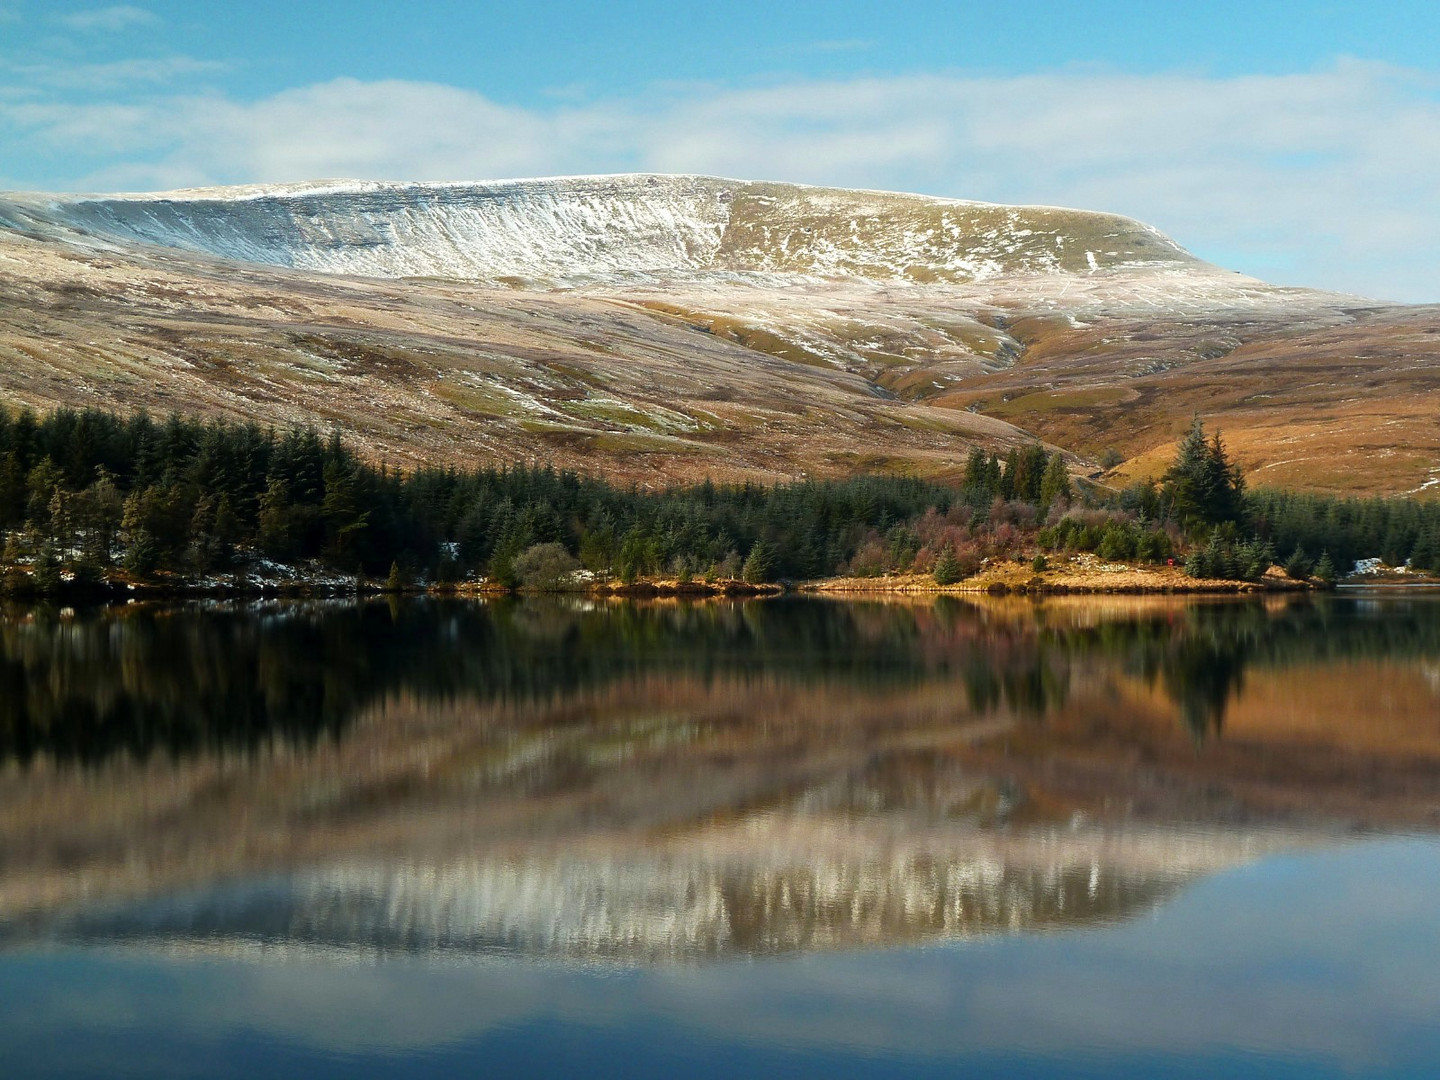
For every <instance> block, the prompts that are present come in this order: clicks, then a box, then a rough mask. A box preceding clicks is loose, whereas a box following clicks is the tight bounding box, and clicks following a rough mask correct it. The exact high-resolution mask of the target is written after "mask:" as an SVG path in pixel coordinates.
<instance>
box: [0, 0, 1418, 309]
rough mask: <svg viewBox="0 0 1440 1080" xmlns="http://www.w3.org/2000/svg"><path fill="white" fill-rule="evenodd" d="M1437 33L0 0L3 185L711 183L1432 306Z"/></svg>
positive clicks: (937, 7) (1352, 20)
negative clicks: (1138, 246)
mask: <svg viewBox="0 0 1440 1080" xmlns="http://www.w3.org/2000/svg"><path fill="white" fill-rule="evenodd" d="M1437 41H1440V4H1436V3H1435V2H1434V0H1423V2H1422V0H1390V2H1388V3H1386V4H1375V3H1365V4H1362V3H1319V2H1315V3H1306V2H1298V0H1297V2H1292V3H1282V2H1275V0H1249V2H1244V3H1241V2H1232V0H1217V2H1205V0H1192V2H1190V3H1186V4H1179V3H1170V2H1156V0H1148V2H1143V3H1141V2H1133V0H1073V2H1072V0H1049V2H1044V0H1010V2H1007V3H980V2H967V0H918V2H912V3H905V2H903V0H893V2H891V3H887V4H879V3H862V2H858V0H831V2H829V3H808V2H804V0H791V2H789V3H776V2H774V0H769V2H765V3H761V2H751V0H744V2H737V3H726V2H723V0H716V2H713V3H708V4H698V3H687V2H684V0H671V2H669V3H663V2H654V0H612V2H608V3H594V2H592V3H584V2H573V0H572V2H566V0H555V2H552V3H550V4H515V3H513V2H507V3H504V4H501V3H490V2H484V0H479V2H470V3H462V2H459V0H429V2H426V3H419V4H416V3H401V2H394V0H392V2H380V0H348V2H339V0H320V2H305V0H286V2H279V0H248V2H233V3H220V2H206V3H196V2H195V0H138V2H137V3H134V4H128V3H127V4H106V3H103V2H102V3H95V2H86V0H0V189H12V190H14V189H24V190H53V191H111V190H162V189H170V188H177V187H192V186H203V185H209V184H232V183H263V182H280V181H294V180H307V179H318V178H338V177H353V178H363V179H398V180H485V179H502V178H509V177H516V176H542V175H560V174H577V173H605V172H628V171H655V172H700V173H710V174H718V175H724V176H731V177H739V178H744V179H757V180H758V179H764V180H787V181H796V182H802V183H814V184H827V185H839V186H854V187H870V188H883V189H890V190H904V191H916V192H922V193H925V194H931V195H941V196H947V197H956V198H967V199H981V200H986V201H992V202H1004V203H1043V204H1048V205H1061V206H1076V207H1082V208H1086V209H1094V210H1106V211H1111V212H1115V213H1121V214H1126V215H1129V216H1132V217H1136V218H1139V219H1141V220H1144V221H1147V222H1149V223H1150V224H1153V225H1155V226H1157V227H1158V228H1160V229H1162V230H1163V231H1164V232H1166V233H1168V234H1169V235H1170V236H1172V237H1174V238H1175V239H1176V240H1177V241H1179V242H1180V243H1181V244H1183V245H1184V246H1186V247H1187V248H1189V249H1190V250H1191V251H1193V252H1195V253H1196V254H1197V255H1200V256H1201V257H1202V258H1206V259H1209V260H1211V261H1213V262H1216V263H1219V264H1221V265H1223V266H1227V267H1229V268H1232V269H1236V270H1240V271H1242V272H1245V273H1248V274H1253V275H1255V276H1257V277H1261V278H1264V279H1266V280H1269V281H1273V282H1277V283H1280V284H1289V285H1305V286H1311V287H1318V288H1326V289H1335V290H1339V291H1343V292H1351V293H1356V294H1360V295H1364V296H1371V297H1377V298H1383V299H1395V300H1410V301H1440V260H1437V259H1436V257H1435V252H1436V251H1437V250H1440V214H1437V213H1436V209H1437V203H1440V200H1437V195H1440V50H1437V49H1436V47H1435V44H1436V42H1437Z"/></svg>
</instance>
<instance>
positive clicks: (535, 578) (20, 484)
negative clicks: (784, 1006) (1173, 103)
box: [0, 406, 1440, 592]
mask: <svg viewBox="0 0 1440 1080" xmlns="http://www.w3.org/2000/svg"><path fill="white" fill-rule="evenodd" d="M0 542H3V547H4V554H3V559H0V563H3V565H4V567H6V568H7V580H6V582H5V585H6V587H7V588H9V590H10V591H13V592H22V591H25V590H26V589H30V590H35V589H38V590H39V591H42V592H48V591H53V590H54V589H56V588H58V587H59V583H60V581H61V580H62V578H66V579H73V580H74V581H76V582H78V583H79V584H80V585H85V584H87V583H99V582H100V581H101V580H102V579H104V578H106V577H113V576H114V573H115V571H116V570H117V569H118V570H123V571H124V572H125V573H126V574H128V575H129V576H131V577H132V578H137V579H146V578H151V577H154V576H157V575H161V576H163V575H169V574H176V573H178V574H182V575H188V576H203V575H211V574H215V573H221V572H225V571H228V570H232V569H238V568H242V567H251V566H253V565H254V564H255V563H256V562H257V561H258V560H271V561H273V562H274V563H279V564H284V565H287V566H294V565H300V564H304V565H308V566H313V567H317V568H320V569H324V570H329V571H333V572H336V573H340V574H345V575H351V574H358V575H363V576H365V577H368V578H372V579H380V578H389V579H390V580H391V581H392V583H394V582H395V581H396V579H399V581H400V583H402V584H403V583H404V582H406V581H425V582H445V581H455V582H458V581H460V580H464V579H467V578H475V577H480V576H484V577H488V578H489V579H491V580H492V581H495V582H497V583H500V584H504V585H515V584H541V585H544V584H547V583H554V582H556V581H558V580H560V579H561V578H563V577H565V576H566V575H569V574H570V573H571V571H573V570H576V569H580V568H584V569H586V570H590V571H592V572H594V573H595V574H597V575H602V576H614V577H617V578H619V579H621V580H634V579H636V578H645V577H652V578H653V577H673V578H677V579H680V580H686V579H691V578H701V577H705V578H712V579H726V580H728V579H732V578H737V577H743V578H745V579H746V580H749V581H753V582H760V581H777V580H787V579H789V580H803V579H809V578H817V577H823V576H827V575H832V574H841V573H847V574H855V575H860V576H866V575H875V574H883V573H891V572H916V573H933V574H934V575H935V576H936V578H937V580H940V581H941V582H942V583H949V582H952V581H958V580H961V579H962V578H964V577H966V576H969V575H970V574H973V573H974V572H975V571H976V570H978V569H979V568H980V567H981V566H982V565H983V564H984V563H985V562H986V560H996V559H1010V558H1017V557H1023V558H1025V559H1029V558H1030V557H1031V556H1032V555H1034V554H1035V553H1036V552H1037V551H1047V552H1076V551H1089V552H1095V553H1097V554H1098V555H1099V556H1100V557H1102V558H1105V559H1114V560H1121V561H1140V562H1147V561H1148V562H1160V561H1164V560H1166V559H1171V558H1180V557H1181V556H1182V555H1183V556H1184V559H1185V564H1186V566H1187V567H1188V568H1189V569H1190V571H1191V572H1192V573H1193V574H1195V575H1196V576H1203V577H1209V576H1225V577H1255V576H1257V575H1259V574H1263V573H1264V572H1265V570H1267V569H1268V568H1269V566H1270V564H1271V563H1272V562H1274V561H1275V560H1276V558H1277V553H1278V558H1279V559H1280V560H1281V561H1282V562H1283V563H1284V564H1285V566H1286V568H1287V570H1289V571H1290V572H1292V573H1294V574H1295V575H1296V576H1306V575H1308V574H1310V573H1311V572H1313V571H1315V570H1316V569H1317V568H1329V567H1333V565H1340V566H1342V567H1345V568H1348V566H1349V565H1350V563H1351V562H1352V561H1353V560H1355V559H1358V558H1365V557H1381V558H1384V559H1385V561H1386V562H1389V563H1392V564H1398V563H1403V562H1404V561H1406V560H1407V559H1408V560H1410V561H1411V563H1412V565H1414V566H1416V567H1417V568H1430V569H1434V568H1440V504H1435V503H1431V504H1422V503H1418V502H1416V501H1414V500H1400V499H1388V500H1384V499H1375V500H1343V499H1334V498H1327V497H1323V496H1308V495H1295V494H1289V493H1280V492H1269V491H1260V492H1249V493H1247V492H1245V491H1244V487H1243V482H1242V481H1241V479H1240V476H1239V471H1238V469H1236V468H1235V467H1234V466H1233V465H1232V464H1231V463H1230V462H1229V461H1228V459H1227V457H1226V456H1225V453H1224V450H1223V447H1222V446H1221V444H1220V441H1219V437H1218V436H1214V437H1209V438H1207V437H1206V435H1205V433H1204V430H1203V427H1202V426H1201V425H1200V423H1199V421H1198V419H1197V421H1196V423H1195V425H1194V426H1193V428H1192V430H1191V432H1190V434H1189V435H1188V436H1187V437H1186V439H1185V440H1183V441H1182V444H1181V452H1180V454H1179V455H1177V460H1176V462H1175V464H1174V465H1173V466H1172V468H1171V470H1170V471H1169V472H1168V473H1167V474H1166V477H1165V479H1164V482H1163V483H1161V484H1158V485H1156V484H1151V485H1143V484H1142V485H1137V486H1135V487H1132V488H1130V489H1127V490H1126V491H1125V492H1122V493H1119V494H1118V495H1115V494H1106V493H1103V492H1099V491H1094V490H1092V491H1089V492H1080V493H1077V492H1076V491H1075V490H1073V488H1072V485H1071V480H1070V476H1069V473H1068V471H1067V468H1066V463H1065V460H1064V458H1063V456H1062V455H1061V454H1060V453H1058V452H1057V453H1047V452H1046V451H1045V449H1044V448H1043V447H1041V446H1039V445H1038V444H1032V445H1030V446H1028V447H1020V448H1016V449H1013V450H1011V451H1010V452H1009V454H1008V455H1006V456H1005V457H1004V458H1001V457H999V456H997V455H995V454H986V453H984V452H982V451H980V450H978V449H976V450H972V451H971V453H970V455H969V457H968V459H967V461H966V463H965V469H964V474H963V480H962V482H961V484H959V485H958V486H947V485H940V484H935V483H930V482H926V481H922V480H917V479H909V478H899V477H858V478H853V479H848V480H829V481H819V480H807V481H802V482H797V483H790V484H779V485H775V486H763V485H759V484H738V485H717V484H713V483H710V482H708V481H707V482H706V483H703V484H699V485H693V486H687V487H670V488H666V489H664V490H658V491H656V490H642V489H640V488H638V487H635V486H631V487H621V486H617V485H614V484H610V483H607V482H606V481H604V480H601V479H598V478H595V477H587V476H583V475H580V474H577V473H573V472H563V471H557V470H555V469H553V468H548V467H525V466H515V467H509V468H475V469H456V468H446V469H440V468H421V469H416V470H413V471H400V470H397V469H392V468H388V467H386V466H383V465H382V466H374V465H371V464H368V463H366V462H363V461H361V460H360V459H359V458H357V457H356V456H355V454H354V453H353V452H352V451H351V450H350V448H349V447H348V446H347V445H346V444H345V442H344V440H343V439H342V438H341V437H340V435H339V434H338V432H332V433H330V434H329V435H328V436H322V435H321V434H320V433H318V432H316V431H315V430H313V429H303V428H297V429H290V430H285V431H277V430H275V429H273V428H267V427H261V426H259V425H256V424H237V423H228V422H225V421H219V420H199V419H194V418H186V417H182V416H179V415H172V416H170V417H167V418H165V419H164V420H156V419H154V418H152V417H150V416H147V415H145V414H143V413H141V414H136V415H132V416H119V415H116V414H113V413H109V412H104V411H99V410H84V411H78V410H71V409H60V410H57V411H55V412H53V413H49V414H46V415H44V416H38V415H36V414H35V413H33V412H31V411H28V410H21V411H12V410H8V409H6V408H4V407H3V406H0ZM1332 561H1333V562H1332Z"/></svg>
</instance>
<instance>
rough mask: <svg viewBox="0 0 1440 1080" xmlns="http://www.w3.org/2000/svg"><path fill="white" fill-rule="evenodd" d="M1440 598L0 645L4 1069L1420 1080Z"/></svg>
mask: <svg viewBox="0 0 1440 1080" xmlns="http://www.w3.org/2000/svg"><path fill="white" fill-rule="evenodd" d="M1437 833H1440V597H1436V596H1426V595H1422V594H1419V593H1401V592H1397V593H1390V594H1387V593H1383V592H1379V591H1376V592H1372V593H1358V594H1347V595H1343V596H1339V597H1330V598H1320V599H1315V600H1309V599H1301V600H1285V601H1278V600H1268V601H1244V600H1241V601H1226V602H1213V601H1212V602H1185V601H1180V600H1140V599H1128V598H1113V599H1112V598H1104V599H1100V598H1097V599H1087V600H1082V599H1079V598H1056V599H1053V600H1050V601H1047V602H1045V603H1043V604H1039V605H1036V604H1034V603H1031V602H1027V601H1015V600H1009V601H991V600H986V601H981V602H973V603H972V602H965V601H958V600H954V599H943V600H940V601H937V602H934V603H930V602H924V603H894V604H885V603H832V602H824V601H803V600H778V601H765V602H758V603H748V604H734V603H702V604H664V603H656V604H649V605H626V604H593V603H588V602H560V601H556V602H539V601H527V602H506V603H498V604H489V605H481V604H462V603H454V604H446V603H433V602H415V603H405V604H387V603H373V604H363V605H344V604H314V605H307V604H285V605H269V606H260V607H249V606H241V607H223V606H222V607H188V608H187V607H181V608H165V607H156V608H151V607H143V606H139V605H132V606H131V607H127V608H121V609H112V610H109V611H81V612H73V611H59V610H55V609H53V608H50V609H46V608H40V609H9V610H4V611H3V612H0V1002H3V1003H4V1008H3V1009H0V1073H3V1075H5V1076H11V1075H15V1076H29V1075H36V1076H46V1075H134V1076H164V1075H181V1076H194V1075H205V1076H209V1075H220V1076H229V1075H236V1076H241V1075H243V1076H253V1075H306V1076H350V1075H376V1074H392V1075H400V1076H431V1075H434V1076H450V1075H454V1074H456V1073H474V1072H484V1073H487V1074H488V1073H494V1074H499V1075H509V1074H528V1075H545V1074H550V1075H570V1074H575V1073H585V1074H590V1075H614V1076H632V1075H655V1076H660V1075H663V1076H673V1075H681V1074H683V1075H702V1076H730V1075H741V1074H762V1075H771V1074H775V1075H841V1076H852V1075H853V1076H914V1075H947V1076H949V1075H956V1074H957V1073H958V1074H962V1075H995V1076H1027V1075H1034V1076H1136V1077H1141V1076H1145V1077H1149V1076H1155V1075H1161V1074H1164V1075H1182V1076H1183V1075H1193V1076H1216V1075H1227V1076H1236V1075H1239V1076H1266V1077H1270V1076H1276V1077H1278V1076H1306V1077H1314V1076H1330V1075H1334V1076H1431V1075H1436V1074H1440V963H1437V960H1440V900H1437V898H1440V844H1437V841H1436V840H1435V839H1433V837H1434V836H1435V835H1436V834H1437Z"/></svg>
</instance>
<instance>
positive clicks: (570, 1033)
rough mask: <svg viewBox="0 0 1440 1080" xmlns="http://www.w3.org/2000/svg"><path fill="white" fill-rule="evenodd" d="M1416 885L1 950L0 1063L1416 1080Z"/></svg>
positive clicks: (1343, 869) (107, 1067) (1428, 1014)
mask: <svg viewBox="0 0 1440 1080" xmlns="http://www.w3.org/2000/svg"><path fill="white" fill-rule="evenodd" d="M1437 895H1440V846H1437V845H1436V844H1435V843H1434V842H1432V841H1403V840H1402V841H1379V842H1371V843H1368V844H1358V845H1354V846H1350V847H1347V848H1344V849H1340V850H1337V851H1332V852H1329V853H1320V854H1309V855H1305V856H1277V857H1274V858H1271V859H1268V860H1266V861H1263V862H1260V863H1257V864H1255V865H1252V866H1250V867H1247V868H1243V869H1240V870H1235V871H1231V872H1228V873H1226V874H1222V875H1220V876H1217V877H1214V878H1211V879H1209V880H1207V881H1205V882H1203V883H1201V884H1199V885H1197V886H1195V887H1193V888H1192V889H1190V890H1189V891H1187V892H1186V893H1185V894H1183V895H1182V896H1181V897H1180V898H1178V899H1177V900H1175V901H1174V902H1172V903H1171V904H1169V905H1167V906H1165V907H1163V908H1162V909H1159V910H1157V911H1156V912H1155V913H1154V915H1153V916H1151V917H1149V918H1147V919H1143V920H1141V921H1138V922H1132V923H1127V924H1124V925H1122V926H1119V927H1114V928H1109V929H1105V930H1101V931H1095V932H1090V933H1081V934H1057V935H1039V936H1029V937H1018V938H1003V939H991V940H989V941H986V942H982V943H971V944H964V945H958V946H950V947H944V948H934V949H906V950H895V951H890V952H880V953H851V954H838V955H825V954H817V955H810V956H801V957H793V958H787V959H772V960H765V961H752V962H741V963H729V964H719V965H711V966H705V967H698V968H697V967H660V968H649V969H640V970H620V969H610V968H604V967H602V968H574V967H568V966H565V965H557V964H551V963H534V964H526V963H520V962H514V961H495V962H481V963H478V964H477V963H466V964H458V965H447V964H445V963H444V962H443V960H442V961H434V960H431V961H425V960H420V959H415V958H410V959H394V960H388V961H381V962H378V963H374V962H362V963H357V964H347V963H339V962H336V961H335V960H334V959H333V958H330V959H325V958H320V959H316V958H310V959H306V958H303V957H299V956H296V955H293V954H291V955H289V956H287V958H286V959H284V960H283V961H280V962H273V961H272V962H267V960H266V958H265V956H264V955H263V954H261V953H257V954H253V955H250V956H247V957H244V958H225V957H221V956H210V957H196V956H191V957H176V956H171V957H165V956H157V955H147V954H143V953H142V954H127V953H125V952H123V951H122V952H109V953H106V952H91V953H79V952H66V953H61V954H59V955H54V954H51V955H45V954H33V953H25V952H22V953H18V954H11V955H10V956H8V957H7V958H6V959H5V960H4V961H3V962H0V998H3V1000H4V1001H5V1002H6V1003H7V1005H6V1009H5V1010H4V1011H3V1013H0V1044H3V1045H4V1046H5V1047H6V1058H7V1071H10V1070H13V1074H14V1075H27V1074H30V1073H32V1072H34V1073H36V1074H39V1073H41V1072H46V1073H51V1074H62V1073H66V1072H86V1071H90V1070H96V1071H105V1072H112V1071H113V1067H114V1065H115V1063H116V1062H117V1061H123V1062H125V1063H126V1066H127V1067H128V1068H130V1069H131V1070H132V1071H133V1073H134V1074H137V1075H153V1076H160V1075H168V1074H178V1075H184V1074H190V1073H196V1072H205V1073H207V1074H213V1075H236V1076H239V1075H255V1074H256V1073H262V1074H263V1073H266V1072H268V1071H276V1072H281V1071H286V1070H292V1069H299V1070H303V1071H304V1073H305V1074H306V1075H311V1076H329V1075H336V1076H338V1075H352V1074H360V1073H364V1072H367V1071H370V1070H373V1069H374V1068H376V1066H377V1065H383V1067H384V1068H385V1069H386V1071H388V1072H390V1073H391V1074H394V1075H405V1076H428V1075H447V1074H449V1073H450V1072H451V1071H453V1070H465V1071H469V1070H473V1069H482V1070H493V1072H495V1073H497V1074H502V1075H503V1074H506V1073H507V1072H511V1071H517V1070H518V1071H528V1072H529V1073H530V1074H532V1075H533V1074H537V1073H539V1074H543V1073H546V1072H552V1073H557V1074H558V1073H561V1072H565V1071H568V1070H572V1069H578V1070H581V1071H583V1072H584V1073H585V1074H587V1075H617V1076H618V1075H675V1074H677V1073H683V1074H686V1075H716V1076H718V1075H735V1074H737V1073H743V1072H745V1071H747V1070H765V1071H788V1072H789V1073H791V1074H797V1075H811V1074H814V1075H836V1074H837V1072H838V1074H841V1075H893V1076H909V1075H923V1074H927V1073H934V1074H935V1075H947V1074H953V1070H954V1069H955V1068H956V1067H957V1065H962V1064H963V1065H964V1066H966V1067H967V1068H968V1070H969V1071H968V1072H967V1074H975V1073H979V1074H982V1075H985V1074H993V1075H1006V1076H1017V1075H1019V1076H1023V1075H1037V1076H1057V1075H1066V1076H1069V1075H1075V1076H1091V1075H1095V1076H1102V1075H1103V1076H1136V1077H1140V1076H1151V1075H1155V1074H1156V1072H1157V1071H1163V1072H1165V1073H1167V1074H1169V1075H1194V1076H1202V1075H1221V1074H1223V1075H1254V1076H1292V1075H1294V1076H1328V1075H1336V1076H1424V1075H1432V1074H1431V1073H1429V1072H1428V1071H1427V1070H1426V1066H1427V1065H1431V1064H1433V1063H1434V1062H1436V1061H1437V1060H1440V1019H1437V1018H1440V965H1437V964H1436V963H1435V957H1437V956H1440V918H1437V917H1436V914H1435V910H1436V909H1435V897H1436V896H1437ZM1277 916H1278V917H1277ZM77 1032H83V1033H84V1034H77Z"/></svg>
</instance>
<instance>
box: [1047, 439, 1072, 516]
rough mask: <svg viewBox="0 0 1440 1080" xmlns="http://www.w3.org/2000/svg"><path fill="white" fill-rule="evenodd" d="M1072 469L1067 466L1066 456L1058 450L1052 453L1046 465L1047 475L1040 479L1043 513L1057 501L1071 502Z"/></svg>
mask: <svg viewBox="0 0 1440 1080" xmlns="http://www.w3.org/2000/svg"><path fill="white" fill-rule="evenodd" d="M1071 495H1072V491H1071V488H1070V470H1069V469H1067V468H1066V467H1065V458H1064V455H1062V454H1061V453H1060V452H1059V451H1058V450H1057V451H1056V452H1055V453H1054V454H1052V455H1050V462H1049V464H1047V465H1046V466H1045V475H1044V476H1043V477H1042V478H1041V480H1040V509H1041V512H1042V513H1043V512H1044V511H1046V510H1049V509H1050V507H1051V506H1053V505H1055V503H1057V502H1069V501H1070V497H1071Z"/></svg>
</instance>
